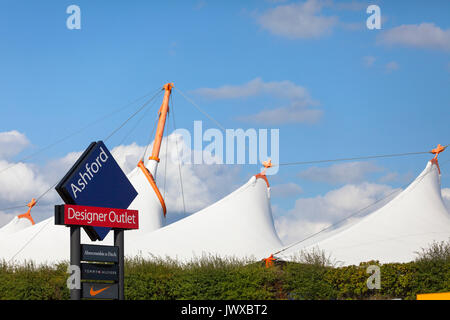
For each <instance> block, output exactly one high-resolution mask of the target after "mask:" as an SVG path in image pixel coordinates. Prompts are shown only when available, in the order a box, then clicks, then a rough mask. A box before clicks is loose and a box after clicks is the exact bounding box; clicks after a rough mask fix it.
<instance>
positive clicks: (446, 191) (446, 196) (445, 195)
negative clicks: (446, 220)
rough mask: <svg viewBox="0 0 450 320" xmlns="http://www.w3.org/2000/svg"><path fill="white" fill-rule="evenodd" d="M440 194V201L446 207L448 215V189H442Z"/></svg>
mask: <svg viewBox="0 0 450 320" xmlns="http://www.w3.org/2000/svg"><path fill="white" fill-rule="evenodd" d="M441 194H442V199H443V200H444V204H445V206H446V207H447V210H448V212H449V213H450V188H442V189H441Z"/></svg>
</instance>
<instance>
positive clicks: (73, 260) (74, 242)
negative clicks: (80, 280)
mask: <svg viewBox="0 0 450 320" xmlns="http://www.w3.org/2000/svg"><path fill="white" fill-rule="evenodd" d="M80 242H81V233H80V227H79V226H70V265H72V266H77V267H78V268H79V267H80V259H81V245H80ZM70 299H71V300H80V299H81V288H80V289H71V290H70Z"/></svg>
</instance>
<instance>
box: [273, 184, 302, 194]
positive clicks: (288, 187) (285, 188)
mask: <svg viewBox="0 0 450 320" xmlns="http://www.w3.org/2000/svg"><path fill="white" fill-rule="evenodd" d="M302 192H303V189H302V187H300V186H299V185H298V184H295V183H292V182H289V183H284V184H276V185H272V186H270V194H271V196H272V197H279V198H289V197H292V196H297V195H299V194H301V193H302Z"/></svg>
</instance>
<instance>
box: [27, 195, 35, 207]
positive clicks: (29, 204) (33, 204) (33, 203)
mask: <svg viewBox="0 0 450 320" xmlns="http://www.w3.org/2000/svg"><path fill="white" fill-rule="evenodd" d="M35 205H36V199H35V198H33V199H31V201H30V202H29V203H28V204H27V207H30V209H31V208H33V207H34V206H35Z"/></svg>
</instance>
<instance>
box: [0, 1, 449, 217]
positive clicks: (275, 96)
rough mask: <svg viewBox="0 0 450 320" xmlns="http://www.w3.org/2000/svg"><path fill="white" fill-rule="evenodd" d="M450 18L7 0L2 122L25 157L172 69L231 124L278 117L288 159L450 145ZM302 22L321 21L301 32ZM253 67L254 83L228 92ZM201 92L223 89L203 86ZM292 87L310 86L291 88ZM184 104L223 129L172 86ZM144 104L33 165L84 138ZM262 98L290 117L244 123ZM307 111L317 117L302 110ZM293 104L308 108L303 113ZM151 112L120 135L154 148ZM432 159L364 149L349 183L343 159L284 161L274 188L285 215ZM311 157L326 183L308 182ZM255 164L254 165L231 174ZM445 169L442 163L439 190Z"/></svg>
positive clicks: (315, 8)
mask: <svg viewBox="0 0 450 320" xmlns="http://www.w3.org/2000/svg"><path fill="white" fill-rule="evenodd" d="M71 4H76V5H78V6H79V7H80V8H81V30H69V29H67V28H66V19H67V18H68V16H69V15H68V14H67V13H66V8H67V7H68V6H69V5H71ZM369 4H377V5H379V6H380V8H381V16H382V29H381V30H369V29H367V28H366V19H367V18H368V17H369V14H367V13H366V8H367V6H368V5H369ZM449 18H450V2H448V1H432V2H430V1H370V2H369V1H312V0H309V1H307V2H305V1H262V0H260V1H245V2H244V1H168V2H167V1H166V2H161V1H132V2H130V1H120V2H119V1H100V0H97V1H81V0H77V1H41V2H37V1H20V0H19V1H18V0H16V1H5V0H2V1H0V57H1V59H0V70H1V72H0V88H1V89H0V132H6V131H11V130H16V131H18V132H20V133H22V134H24V135H25V136H26V137H27V139H28V140H29V141H30V145H29V146H28V147H27V148H25V149H24V150H22V152H21V153H18V154H17V155H16V156H15V157H14V158H12V159H9V161H11V162H14V161H17V159H20V158H21V157H22V156H26V155H27V154H29V153H31V152H34V151H37V150H39V148H42V147H44V146H46V145H48V144H49V143H51V142H53V141H56V140H57V139H58V138H59V137H61V136H64V135H66V134H69V133H71V132H74V131H77V130H78V129H79V128H80V127H83V126H84V125H86V124H87V123H89V122H91V121H92V120H94V119H96V118H99V117H101V116H103V115H105V114H108V113H109V112H111V111H112V110H114V109H116V108H118V107H121V106H123V105H125V104H127V103H129V102H130V101H133V100H134V99H135V98H137V97H140V96H142V95H144V94H146V93H148V92H152V91H154V90H155V89H156V88H158V87H160V86H162V85H163V84H164V83H166V82H168V81H171V82H174V83H175V86H176V87H178V88H180V89H181V90H182V91H183V92H185V93H187V94H189V96H191V97H192V99H193V100H194V101H195V102H197V103H198V104H199V105H200V106H201V107H202V108H203V109H204V110H205V111H206V112H208V113H209V114H210V115H211V116H212V117H214V118H215V119H217V120H218V121H219V122H220V123H221V124H222V125H223V126H224V127H225V128H244V129H246V128H269V129H270V128H279V129H280V161H281V162H292V161H308V160H320V159H334V158H341V157H352V156H364V155H377V154H389V153H400V152H415V151H426V150H429V149H431V148H433V147H435V146H436V144H437V143H441V144H448V143H450V129H449V125H448V120H449V119H450V90H449V88H450V19H449ZM295 19H297V20H298V19H300V20H302V19H303V21H307V22H308V21H311V24H306V25H305V26H303V27H301V28H300V27H299V26H298V25H297V22H298V23H299V24H300V22H299V20H298V21H297V20H295ZM255 79H257V80H256V81H259V87H258V88H259V89H258V90H257V92H256V93H255V94H252V95H249V96H247V97H244V96H242V97H235V96H229V97H226V96H220V97H219V96H217V94H219V93H220V92H221V89H223V88H224V86H232V89H233V90H234V91H239V90H245V89H246V88H248V84H249V83H252V81H255ZM283 83H284V84H286V83H287V84H289V86H288V88H287V89H286V96H283V95H280V92H282V90H281V91H280V87H282V84H283ZM205 88H206V89H211V90H212V91H211V92H212V96H206V95H202V94H201V93H202V89H205ZM274 88H275V89H274ZM289 88H290V89H292V90H295V89H299V88H301V89H303V90H304V95H303V96H302V97H294V98H292V94H291V93H290V92H291V91H289V90H290V89H289ZM203 92H204V91H203ZM214 94H216V96H214ZM174 103H175V107H176V111H177V114H176V116H177V126H178V127H182V128H186V129H188V130H192V128H193V121H194V120H203V123H204V126H205V128H207V127H216V125H215V124H214V123H213V122H211V121H209V120H208V119H207V118H205V117H204V116H203V115H202V114H201V113H199V112H198V111H196V110H195V109H194V108H193V107H192V106H191V105H190V104H189V103H188V102H186V101H185V100H184V99H183V98H182V97H181V96H180V95H179V94H177V93H176V92H175V95H174ZM295 104H297V106H294V105H295ZM280 108H281V109H280ZM283 108H284V109H283ZM135 109H136V107H134V109H133V108H131V109H127V110H126V111H124V112H123V113H120V114H118V115H115V116H113V117H112V118H110V119H108V121H104V122H102V123H99V124H98V125H97V126H95V127H93V128H90V129H89V130H86V131H84V132H83V133H81V134H79V135H77V136H75V137H73V138H71V139H70V140H68V141H67V142H65V143H63V144H60V145H58V146H57V147H55V148H51V149H49V150H48V151H46V152H45V153H44V154H42V155H40V156H39V157H36V158H34V159H32V162H33V163H34V164H35V165H41V166H43V165H45V164H46V163H48V162H49V161H51V160H52V159H56V158H61V157H64V156H65V155H66V154H68V153H70V152H73V151H81V150H83V149H84V148H85V147H86V146H87V145H88V144H89V142H90V141H92V140H100V139H103V138H104V137H106V136H107V135H108V134H109V132H111V131H112V130H113V129H114V128H116V127H117V126H118V125H119V124H120V123H121V122H122V121H123V120H125V119H126V118H127V117H128V116H129V115H130V113H131V112H132V111H133V110H135ZM267 110H280V111H283V110H284V111H286V112H287V114H286V115H285V116H284V117H283V114H282V113H281V112H280V118H279V119H277V121H276V123H274V122H273V121H272V122H271V121H268V120H267V118H264V117H261V118H259V119H260V120H259V121H254V122H252V121H249V120H248V119H251V118H252V117H254V116H255V115H257V114H260V113H261V112H264V111H267ZM311 110H315V111H317V113H313V114H314V116H312V117H308V116H306V115H307V114H308V113H307V112H306V113H305V111H311ZM290 111H292V112H299V113H298V117H297V118H296V119H297V120H293V118H291V117H290V116H289V112H290ZM303 116H304V117H303ZM302 117H303V118H302ZM154 119H155V118H154V114H152V113H150V114H149V116H147V117H146V118H145V120H144V122H142V123H141V125H140V126H139V127H138V128H137V129H136V131H135V132H134V133H133V135H132V136H130V139H128V140H127V141H126V142H125V143H128V144H129V143H131V142H136V143H138V144H139V145H144V144H145V143H146V141H147V137H148V134H149V131H150V130H151V129H152V127H153V123H154ZM264 119H265V120H264ZM126 131H127V129H125V132H126ZM125 132H121V134H117V135H116V136H114V137H113V138H112V139H111V140H110V141H109V142H108V143H109V144H108V145H109V147H110V148H113V147H114V146H115V145H117V144H119V143H120V142H121V140H122V138H123V137H124V134H125ZM447 152H448V151H447ZM430 158H431V155H430V156H427V155H421V156H413V157H406V158H395V159H384V160H374V161H365V162H363V163H358V164H356V165H355V166H356V167H357V169H358V170H359V171H358V174H357V175H356V176H355V177H353V178H351V177H350V178H349V180H347V181H346V180H345V179H343V178H339V177H340V176H339V175H338V176H337V178H336V176H335V175H333V174H334V173H336V172H338V171H341V174H342V172H344V176H345V172H346V171H345V170H349V167H345V166H341V167H340V166H335V167H330V164H327V165H320V166H319V165H317V166H313V167H317V168H316V169H311V168H310V167H311V166H309V167H307V166H302V167H289V168H283V169H282V170H281V171H280V172H279V174H278V175H277V176H276V177H272V181H273V185H274V186H276V185H284V186H285V187H286V188H279V189H278V191H277V192H276V193H275V195H274V197H273V199H272V203H273V204H274V208H275V209H274V212H275V215H280V216H282V215H284V214H287V213H288V212H291V211H292V208H293V207H294V205H295V203H296V201H297V200H298V199H299V198H311V199H314V198H317V197H320V196H323V195H325V194H326V193H327V192H330V191H331V190H336V189H339V188H342V187H343V186H345V185H348V184H356V185H361V184H362V183H363V182H366V183H372V184H373V185H384V186H389V187H391V188H398V187H401V186H403V185H404V184H405V183H407V182H408V181H410V180H411V179H413V178H414V177H415V176H417V174H418V173H420V171H421V170H423V168H424V166H425V163H426V160H428V159H430ZM441 159H442V160H441V161H445V160H446V159H449V156H448V154H446V153H445V152H444V153H443V154H442V155H441ZM308 169H310V170H313V171H312V172H316V173H318V175H320V174H323V175H324V176H325V177H326V176H328V177H329V179H326V178H321V179H317V178H311V174H310V173H311V171H307V170H308ZM320 169H322V170H320ZM258 170H259V166H255V165H246V166H243V167H242V169H241V171H240V174H239V175H236V183H241V182H243V181H245V180H246V179H247V178H248V177H249V176H250V175H251V174H254V173H256V172H257V171H258ZM314 170H316V171H314ZM317 170H319V171H317ZM327 170H328V171H327ZM330 170H331V171H330ZM350 170H351V169H350ZM449 171H450V167H447V168H443V174H442V187H443V188H448V187H450V174H449V173H448V172H449ZM333 177H334V178H333ZM211 179H213V177H212V178H211ZM317 180H319V181H317ZM287 190H291V191H292V192H289V191H287ZM374 197H375V195H374ZM8 204H9V202H8Z"/></svg>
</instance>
